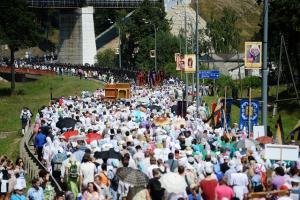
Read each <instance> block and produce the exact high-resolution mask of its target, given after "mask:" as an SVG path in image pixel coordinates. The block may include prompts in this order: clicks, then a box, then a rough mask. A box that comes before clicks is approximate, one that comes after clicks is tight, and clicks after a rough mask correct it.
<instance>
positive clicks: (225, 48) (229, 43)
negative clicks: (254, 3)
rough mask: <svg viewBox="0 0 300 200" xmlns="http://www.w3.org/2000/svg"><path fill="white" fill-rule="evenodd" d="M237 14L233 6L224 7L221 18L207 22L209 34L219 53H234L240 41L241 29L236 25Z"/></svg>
mask: <svg viewBox="0 0 300 200" xmlns="http://www.w3.org/2000/svg"><path fill="white" fill-rule="evenodd" d="M237 19H238V18H237V16H236V14H235V12H234V10H232V9H231V8H227V7H225V8H224V9H223V16H222V17H221V18H220V19H212V20H211V22H209V23H207V30H208V35H209V36H210V38H211V41H212V45H213V47H214V50H215V52H217V53H232V52H235V50H236V49H237V48H238V45H239V42H240V35H239V29H238V28H237V27H236V22H237Z"/></svg>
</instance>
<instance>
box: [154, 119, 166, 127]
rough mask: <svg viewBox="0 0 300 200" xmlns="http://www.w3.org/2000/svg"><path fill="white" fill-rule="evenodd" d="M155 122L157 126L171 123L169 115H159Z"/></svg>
mask: <svg viewBox="0 0 300 200" xmlns="http://www.w3.org/2000/svg"><path fill="white" fill-rule="evenodd" d="M154 124H155V125H156V126H164V125H168V124H170V119H169V118H167V117H157V118H155V119H154Z"/></svg>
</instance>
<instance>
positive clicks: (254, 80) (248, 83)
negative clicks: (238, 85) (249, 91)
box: [243, 76, 262, 88]
mask: <svg viewBox="0 0 300 200" xmlns="http://www.w3.org/2000/svg"><path fill="white" fill-rule="evenodd" d="M261 84H262V82H261V78H260V77H258V76H248V77H245V78H244V79H243V86H244V87H246V88H249V87H251V88H258V87H261Z"/></svg>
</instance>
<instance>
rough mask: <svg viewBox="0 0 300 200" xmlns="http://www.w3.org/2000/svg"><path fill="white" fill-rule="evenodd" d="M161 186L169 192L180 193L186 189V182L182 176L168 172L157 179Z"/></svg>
mask: <svg viewBox="0 0 300 200" xmlns="http://www.w3.org/2000/svg"><path fill="white" fill-rule="evenodd" d="M159 181H160V183H161V187H162V188H165V190H166V191H167V192H169V193H175V194H178V193H181V192H184V191H185V190H186V187H187V185H186V182H185V180H184V177H183V176H180V175H179V174H177V173H173V172H169V173H167V174H165V175H163V176H162V177H161V178H160V179H159Z"/></svg>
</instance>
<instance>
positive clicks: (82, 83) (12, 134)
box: [0, 76, 101, 158]
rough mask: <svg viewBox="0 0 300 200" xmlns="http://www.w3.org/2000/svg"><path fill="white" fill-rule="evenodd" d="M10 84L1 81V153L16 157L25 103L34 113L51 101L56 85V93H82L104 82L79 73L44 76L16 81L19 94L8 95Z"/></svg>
mask: <svg viewBox="0 0 300 200" xmlns="http://www.w3.org/2000/svg"><path fill="white" fill-rule="evenodd" d="M9 87H10V83H5V82H0V147H1V148H0V155H2V154H7V155H9V156H12V157H13V158H15V157H16V155H17V154H18V150H19V148H18V144H19V141H20V137H21V136H20V135H19V134H18V130H19V129H20V119H19V115H20V111H21V109H22V107H23V106H27V107H29V108H30V109H31V110H32V112H33V113H34V116H35V114H36V112H37V110H38V109H39V108H40V107H41V106H43V105H48V103H49V99H50V87H52V88H53V97H60V96H70V95H80V93H81V91H82V90H89V91H94V90H95V89H97V88H99V87H101V84H100V83H98V82H95V81H88V80H79V78H77V77H48V76H44V77H41V79H39V80H37V81H34V82H27V83H17V85H16V91H17V92H16V93H18V94H17V95H13V96H6V95H5V92H6V91H7V90H8V88H9Z"/></svg>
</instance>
